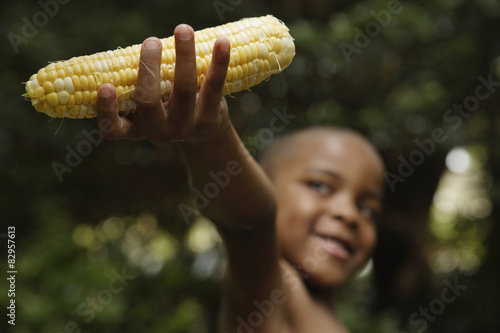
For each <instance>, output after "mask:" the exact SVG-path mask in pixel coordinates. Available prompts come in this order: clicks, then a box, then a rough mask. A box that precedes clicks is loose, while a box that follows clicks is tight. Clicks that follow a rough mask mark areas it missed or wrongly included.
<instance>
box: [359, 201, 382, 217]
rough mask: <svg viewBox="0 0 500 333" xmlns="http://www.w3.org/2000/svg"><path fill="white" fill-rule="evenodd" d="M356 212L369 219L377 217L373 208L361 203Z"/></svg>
mask: <svg viewBox="0 0 500 333" xmlns="http://www.w3.org/2000/svg"><path fill="white" fill-rule="evenodd" d="M358 210H359V212H360V213H361V215H363V216H364V217H367V218H370V219H375V217H376V215H377V212H376V211H375V210H374V209H373V208H371V207H369V206H368V205H366V204H363V203H360V204H358Z"/></svg>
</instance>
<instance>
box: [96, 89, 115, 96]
mask: <svg viewBox="0 0 500 333" xmlns="http://www.w3.org/2000/svg"><path fill="white" fill-rule="evenodd" d="M112 94H113V92H112V91H111V89H108V88H104V89H101V90H99V96H101V97H104V98H108V97H110V96H111V95H112Z"/></svg>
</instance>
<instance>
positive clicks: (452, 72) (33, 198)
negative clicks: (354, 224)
mask: <svg viewBox="0 0 500 333" xmlns="http://www.w3.org/2000/svg"><path fill="white" fill-rule="evenodd" d="M215 3H216V2H213V1H194V0H184V1H143V2H133V1H127V0H125V1H124V0H122V1H111V0H110V1H95V0H89V1H78V0H72V1H67V3H65V4H60V5H59V8H58V9H57V12H55V13H54V15H52V16H53V17H48V19H47V22H43V23H46V24H43V26H41V27H40V28H38V31H36V33H34V34H33V36H29V38H26V40H24V42H23V43H21V44H20V45H18V52H16V50H15V48H14V47H13V46H12V44H11V42H10V41H9V39H8V35H9V33H14V34H17V35H20V36H23V33H22V29H23V24H24V21H23V17H25V18H26V19H27V20H28V21H32V20H33V16H34V15H37V13H38V12H40V11H42V7H41V6H40V5H39V4H37V2H35V1H25V0H21V1H10V2H8V4H6V2H3V3H2V5H0V9H1V11H0V12H1V19H0V26H1V31H2V36H1V39H0V45H1V55H0V56H1V57H2V61H1V62H0V87H1V89H0V96H1V100H2V106H1V108H0V113H1V117H0V226H1V228H0V233H6V232H7V226H10V225H13V226H15V227H16V246H17V247H16V260H17V265H16V267H17V270H18V274H17V281H16V306H17V307H16V310H17V316H16V326H15V327H12V326H10V325H7V319H6V316H5V307H6V304H7V302H8V297H7V292H6V291H7V289H8V288H7V285H6V283H5V282H6V280H5V278H4V277H3V275H4V274H5V275H7V274H6V273H2V272H3V271H6V270H7V268H6V264H5V263H6V253H7V250H6V240H5V239H0V240H1V241H2V242H1V243H0V247H1V251H0V258H1V262H2V265H1V267H2V268H1V270H2V272H0V281H2V282H0V304H1V309H2V310H1V311H0V313H1V314H2V319H1V324H0V327H1V328H0V331H2V332H4V331H8V332H19V333H21V332H45V333H49V332H54V333H55V332H64V331H65V326H66V331H67V332H73V331H74V332H78V329H81V330H82V331H83V332H214V321H215V316H216V312H217V306H218V302H219V280H218V277H217V275H216V274H215V275H212V276H209V277H203V276H200V275H199V274H198V275H197V274H193V272H192V267H193V263H194V261H195V260H196V259H198V260H199V261H200V260H201V261H200V262H205V263H206V262H208V261H209V260H211V259H214V258H218V257H219V254H218V253H219V252H220V251H219V252H218V250H217V249H212V250H211V251H209V252H205V253H204V254H203V255H201V254H195V253H193V252H192V251H191V250H190V249H189V248H188V247H187V246H186V245H185V244H186V243H185V241H184V239H185V237H186V235H187V233H188V232H190V228H192V227H193V226H194V225H195V224H193V223H189V224H188V223H185V221H183V218H182V216H181V214H180V213H179V209H178V205H179V203H181V202H185V203H189V197H188V194H189V191H188V187H187V182H186V178H187V176H186V172H185V170H184V168H183V166H182V163H181V160H180V158H179V154H178V151H177V149H176V148H175V147H174V146H154V145H151V144H149V143H147V142H109V141H106V142H103V143H100V144H98V145H97V146H93V149H92V152H91V153H90V154H89V155H88V156H85V157H84V158H83V159H82V161H81V163H80V164H79V165H78V166H77V167H75V168H74V170H73V171H72V172H71V173H65V174H64V175H63V180H62V182H60V181H59V180H58V178H57V177H56V175H55V173H54V171H53V168H52V163H53V162H59V163H62V164H64V163H65V162H64V160H65V158H66V154H67V149H66V147H67V146H69V147H71V148H73V149H76V147H77V146H78V145H79V144H80V143H81V142H82V140H85V136H84V134H83V133H84V132H83V131H84V130H86V131H92V130H93V129H95V127H96V121H95V120H77V121H74V120H65V121H64V122H62V121H61V120H60V119H53V120H50V118H49V117H47V116H45V115H43V114H38V113H37V112H36V111H35V110H34V108H33V107H32V106H31V105H30V103H29V102H28V101H25V100H23V98H22V97H21V94H22V93H23V92H24V91H23V89H24V86H23V85H22V82H25V81H26V80H27V79H28V78H29V77H30V75H31V74H33V73H35V72H36V71H37V70H38V69H39V68H41V67H43V66H45V65H46V64H47V63H48V62H49V61H55V60H64V59H68V58H70V57H72V56H79V55H84V54H91V53H94V52H97V51H103V50H108V49H115V48H116V47H118V46H122V47H124V46H128V45H131V44H135V43H140V42H141V41H142V40H143V39H145V38H146V37H148V36H151V35H155V36H159V37H167V36H170V35H171V34H172V32H173V29H174V28H175V26H176V25H177V24H179V23H188V24H190V25H192V26H193V27H194V28H195V29H202V28H205V27H210V26H216V25H219V24H222V23H227V22H231V21H234V20H238V19H240V18H243V17H247V16H259V15H265V14H273V15H275V16H277V17H278V18H280V19H281V20H283V21H284V22H285V23H286V24H287V25H288V26H289V28H290V30H291V33H292V35H293V36H294V37H295V42H296V48H297V54H296V57H295V59H294V61H293V63H292V65H291V66H290V67H289V68H288V69H287V70H286V71H285V72H284V73H282V74H280V75H278V76H275V77H273V78H271V79H270V80H269V81H268V82H265V83H263V84H261V85H259V86H258V87H255V88H253V89H252V92H253V93H252V94H250V93H249V92H241V93H238V94H235V95H234V98H230V97H229V98H228V102H229V105H230V111H231V116H232V119H233V122H234V125H235V127H236V128H237V130H238V131H239V133H240V135H241V136H242V138H243V140H244V141H245V142H246V143H247V144H248V145H249V148H254V149H255V148H256V147H257V146H258V144H259V142H255V140H254V141H252V138H255V137H257V138H258V134H259V133H260V132H259V131H261V130H262V129H265V128H267V127H268V126H269V122H270V119H271V118H272V117H273V116H274V115H273V112H272V110H273V109H277V110H283V109H284V108H286V110H287V111H288V112H289V113H291V114H294V115H297V117H296V118H295V119H294V120H293V121H291V123H290V124H289V125H287V127H286V130H285V131H286V132H288V131H293V130H296V129H300V128H304V127H306V126H309V125H314V124H332V125H341V126H348V127H352V128H355V129H357V130H360V131H361V132H363V133H364V134H366V135H367V136H368V137H369V138H370V139H371V140H373V142H374V143H375V144H376V145H377V147H378V148H379V149H380V151H381V153H382V155H383V156H384V158H385V160H386V164H387V166H388V169H389V170H390V171H391V172H395V173H397V172H398V166H399V163H400V161H401V160H400V159H398V158H400V157H402V158H405V159H408V158H409V156H411V154H412V153H413V152H414V151H415V150H416V149H418V146H417V144H416V143H415V140H419V141H420V142H422V141H425V140H426V139H428V138H430V137H431V136H432V132H433V130H435V129H436V128H442V129H443V130H444V131H445V133H446V137H447V139H446V140H445V141H444V142H443V143H439V144H436V147H435V151H434V152H433V153H432V154H430V156H428V157H426V159H425V162H423V164H422V165H420V166H418V167H417V168H415V171H414V172H413V173H412V174H411V175H410V176H409V177H407V178H406V180H405V181H404V182H399V183H397V184H396V186H395V191H394V192H391V191H390V190H389V191H388V196H387V214H386V217H385V218H384V221H383V222H382V223H381V225H380V237H379V239H380V242H379V248H378V250H377V253H376V254H375V255H374V261H375V270H374V272H373V273H372V275H371V278H369V279H366V278H365V279H361V280H356V281H354V282H353V283H352V284H351V285H349V286H348V287H346V289H345V290H343V292H342V295H340V298H339V302H338V305H337V307H338V313H339V315H340V316H341V317H342V318H343V320H344V321H345V322H346V324H347V325H348V326H349V327H350V328H351V330H352V331H353V332H384V333H385V332H400V331H405V332H406V331H408V332H422V331H424V325H423V323H422V322H421V321H420V322H418V323H415V322H413V325H412V322H410V320H409V318H411V316H412V314H413V313H415V312H419V311H420V308H421V307H429V305H430V304H434V306H436V304H438V303H437V301H436V302H434V303H432V302H433V301H434V300H436V299H440V297H441V292H442V290H443V289H444V288H445V287H446V284H445V281H448V282H452V283H453V281H455V280H456V281H458V283H459V284H461V285H465V286H466V287H467V289H466V290H464V291H463V292H462V293H461V294H460V295H459V296H458V297H457V298H456V299H455V300H454V301H453V302H451V303H450V304H446V308H445V309H444V310H443V311H442V313H440V314H439V315H438V316H435V317H432V319H430V320H427V327H426V328H425V329H426V331H427V332H454V333H457V332H498V330H499V329H500V324H499V319H498V314H499V313H500V307H499V301H498V300H499V299H500V284H499V282H500V277H499V267H500V265H499V264H498V263H499V261H500V258H499V255H500V248H499V243H500V242H499V241H498V239H499V237H500V235H499V234H500V228H499V227H498V221H499V218H500V200H499V198H500V191H499V190H500V183H499V180H500V171H499V170H500V153H499V149H498V145H499V144H500V140H499V134H498V132H499V130H500V116H499V115H498V113H497V112H498V107H499V105H500V98H499V94H498V91H497V90H498V87H496V89H494V91H493V93H492V94H491V96H489V98H487V99H485V100H484V101H482V102H481V104H480V106H479V108H478V109H477V110H476V111H475V112H473V113H471V115H470V116H469V117H468V118H461V123H460V124H459V125H458V123H455V124H457V126H456V128H452V127H451V125H452V124H453V123H451V122H449V121H448V122H447V121H446V120H445V119H443V116H444V114H445V113H446V112H447V110H448V109H449V108H451V107H453V104H454V103H459V104H460V103H463V102H464V99H466V98H467V97H468V96H471V95H474V93H475V89H476V87H477V86H478V84H479V83H480V81H479V79H478V78H479V77H480V76H481V77H483V78H488V76H490V75H493V80H495V81H496V80H498V73H499V67H500V58H499V56H500V40H499V32H500V2H498V1H497V0H434V1H402V2H401V6H402V7H401V8H402V10H401V12H400V13H398V14H395V15H391V18H390V21H388V23H387V26H386V27H383V28H381V29H380V33H378V32H377V31H376V30H372V33H373V37H371V38H370V41H369V44H368V43H367V45H363V47H360V48H359V53H353V54H352V55H351V57H350V59H349V60H350V61H347V59H346V57H344V55H343V53H342V51H341V47H340V46H341V45H344V46H345V45H346V44H341V43H343V42H344V43H349V44H350V45H352V46H355V45H356V44H355V38H356V34H357V31H359V30H356V29H361V30H363V29H365V27H367V26H373V24H374V22H376V21H374V20H375V19H374V16H373V15H372V14H371V11H375V12H376V13H379V12H380V11H381V10H387V6H388V3H389V2H388V1H385V0H382V1H379V0H366V1H345V0H343V1H326V0H308V1H305V0H292V1H290V0H288V1H281V0H277V1H272V2H270V1H260V0H258V1H248V0H241V1H231V2H230V1H219V3H226V4H228V6H229V7H230V9H231V10H227V11H225V12H223V13H220V12H219V13H218V12H217V10H216V6H215V5H214V4H215ZM231 3H232V4H231ZM229 7H228V8H229ZM40 17H41V16H40ZM370 22H371V23H370ZM374 31H375V32H374ZM11 36H12V35H11ZM25 37H28V36H25ZM358 46H360V45H359V41H358ZM243 102H245V103H243ZM241 106H243V110H242V108H241ZM276 134H277V133H276ZM261 141H262V140H261ZM456 146H461V147H465V148H466V149H467V150H468V151H469V153H470V154H471V156H472V157H473V160H474V163H475V164H474V169H473V170H472V171H469V173H467V174H465V175H451V174H450V173H449V171H447V170H446V165H445V157H446V154H447V153H448V151H450V150H451V149H452V148H454V147H456ZM256 150H259V148H257V149H256ZM443 175H447V177H448V178H447V179H451V180H452V181H451V184H461V185H460V186H461V187H460V186H458V187H453V186H452V185H451V187H450V183H448V184H447V185H446V184H445V185H443V182H441V183H439V181H440V179H442V178H441V177H442V176H443ZM449 177H455V178H449ZM439 184H441V185H439ZM438 185H439V186H440V187H439V189H443V186H444V187H446V186H448V187H446V188H444V189H445V190H446V191H445V192H446V193H447V195H448V197H449V198H453V197H454V195H458V196H462V197H464V198H465V199H463V201H461V202H460V204H458V205H457V204H456V202H455V203H453V202H454V201H453V200H452V199H446V198H447V197H445V198H444V199H443V198H441V201H440V202H441V204H443V203H444V204H448V203H449V204H450V205H451V207H452V210H451V211H449V210H448V212H447V214H444V215H443V214H439V213H436V211H435V206H432V204H433V202H434V203H436V200H437V199H436V200H434V201H433V197H434V193H435V192H436V190H437V189H438ZM450 193H451V194H450ZM479 197H481V198H482V201H480V202H481V203H482V206H481V205H480V206H477V205H476V206H474V202H476V201H474V200H475V199H477V198H479ZM477 202H479V201H477ZM453 205H454V206H453ZM485 205H486V206H485ZM469 206H470V207H476V208H477V207H479V208H478V209H477V210H476V213H474V211H473V212H472V213H470V212H469V213H467V209H462V208H464V207H465V208H466V207H469ZM485 207H486V208H485ZM471 209H472V208H471ZM429 211H431V212H433V213H432V214H429ZM464 211H465V213H464ZM112 217H114V219H111V220H110V218H112ZM104 221H108V223H107V224H106V223H104ZM105 226H107V228H110V229H106V227H105ZM120 228H122V229H120ZM104 229H105V230H104ZM103 230H104V231H103ZM106 230H107V231H106ZM120 230H123V231H125V232H124V233H121V231H120ZM191 231H192V230H191ZM103 232H104V236H103ZM106 232H107V233H106ZM82 235H83V236H82ZM85 235H86V236H87V237H90V238H85V237H84V236H85ZM106 235H107V236H106ZM0 236H1V235H0ZM82 237H83V238H82ZM92 237H93V239H94V241H93V242H90V241H89V243H88V244H87V246H81V245H77V244H76V243H75V239H77V240H78V239H80V240H81V239H87V240H88V239H92ZM80 243H81V242H80ZM168 249H175V255H173V256H170V257H169V256H167V255H165V253H167V252H165V251H167V250H168ZM134 251H135V252H134ZM151 251H152V252H151ZM150 252H151V253H153V255H152V256H151V253H150ZM148 253H149V257H148ZM145 256H146V259H147V258H150V259H151V258H153V259H152V261H151V260H150V261H149V262H150V264H151V263H152V264H151V265H152V266H151V265H150V266H147V265H146V264H145V263H147V262H148V261H147V260H146V259H142V263H143V265H146V266H147V267H149V268H151V267H152V268H154V267H155V266H154V263H157V264H161V265H163V266H162V269H161V270H160V271H159V272H158V273H156V274H147V272H146V271H147V269H146V271H145V270H144V269H141V266H140V265H139V266H137V265H135V264H134V262H136V263H137V262H140V261H134V260H139V259H141V258H144V257H145ZM137 258H139V259H137ZM200 258H201V259H200ZM471 258H472V259H471ZM145 260H146V261H145ZM146 266H142V267H146ZM124 268H125V269H126V270H127V272H129V274H134V276H135V277H134V278H133V279H131V280H130V281H128V282H127V285H126V286H124V288H123V290H121V291H120V292H117V293H115V294H112V299H110V300H109V302H108V304H106V305H105V306H103V307H102V311H96V312H95V318H90V315H89V314H88V313H87V314H86V315H82V312H81V311H80V313H78V310H77V309H78V307H79V306H80V304H82V302H86V300H87V298H88V297H95V296H96V295H98V293H99V292H101V291H102V290H106V289H108V288H109V283H110V281H111V280H112V278H113V276H114V275H113V274H114V273H113V272H122V269H124ZM102 295H104V294H103V293H101V296H102ZM85 309H88V308H85ZM438 310H439V308H438ZM419 318H422V317H419ZM86 321H88V322H86ZM71 322H74V324H72V323H71Z"/></svg>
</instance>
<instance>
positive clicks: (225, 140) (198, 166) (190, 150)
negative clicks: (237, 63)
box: [97, 25, 279, 326]
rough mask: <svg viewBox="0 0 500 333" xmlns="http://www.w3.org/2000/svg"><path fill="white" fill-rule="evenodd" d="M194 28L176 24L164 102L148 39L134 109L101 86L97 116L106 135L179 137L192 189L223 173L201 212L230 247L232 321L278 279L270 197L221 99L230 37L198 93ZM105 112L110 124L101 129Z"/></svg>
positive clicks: (155, 52)
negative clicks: (120, 106)
mask: <svg viewBox="0 0 500 333" xmlns="http://www.w3.org/2000/svg"><path fill="white" fill-rule="evenodd" d="M193 34H194V33H193V30H192V29H191V28H190V27H188V26H185V25H184V26H179V27H178V28H177V29H176V30H175V33H174V35H175V45H176V55H177V56H176V67H175V79H174V81H175V83H174V85H173V90H172V93H171V95H170V98H169V100H168V102H165V103H163V102H162V101H161V97H160V84H159V64H160V58H161V56H160V48H159V47H160V46H159V45H160V44H159V41H158V40H157V39H148V40H146V41H145V43H144V44H143V48H142V52H141V65H140V69H139V77H138V84H137V87H136V97H135V98H136V103H137V112H136V114H134V115H130V116H129V117H122V116H119V114H118V112H117V109H116V105H117V102H116V91H115V90H114V88H113V86H111V85H105V86H103V87H101V89H100V90H99V94H98V100H97V108H98V122H99V124H100V126H101V130H102V131H103V134H104V135H105V137H106V138H108V139H122V138H129V139H141V138H145V139H148V140H150V141H152V142H155V143H167V142H172V141H179V146H180V148H181V150H182V152H183V155H184V157H185V160H186V163H187V167H188V169H189V172H190V177H191V186H192V187H193V188H194V189H197V190H199V191H201V192H205V187H206V186H207V184H210V183H212V184H217V182H215V181H214V175H216V176H217V175H219V177H221V178H219V184H218V185H217V188H215V187H213V186H212V187H211V188H208V187H207V189H208V190H207V191H208V192H207V193H210V195H209V197H210V198H209V200H210V201H209V204H208V206H207V207H206V208H204V209H202V212H203V213H204V215H205V216H207V217H208V218H210V219H211V220H212V221H213V222H214V223H215V224H216V226H217V227H218V229H219V231H220V232H221V235H222V237H223V238H224V241H225V244H226V247H227V250H228V257H229V266H228V274H227V279H226V282H227V284H226V288H229V289H230V291H231V292H230V295H231V296H230V297H231V299H230V300H229V302H230V303H231V308H230V309H228V312H226V313H227V314H228V316H229V317H228V318H226V320H225V321H226V323H227V325H229V326H231V325H233V324H234V323H235V319H236V316H237V315H241V316H246V315H248V313H247V311H250V310H251V307H252V306H253V305H252V301H253V300H263V299H266V298H268V297H269V295H270V292H271V291H272V290H273V289H276V288H277V287H278V285H279V279H278V277H279V268H278V250H277V245H276V236H275V225H274V219H275V212H276V200H275V194H274V191H273V187H272V185H271V182H270V180H269V179H268V178H267V177H266V176H265V174H264V172H263V171H262V169H261V168H260V167H259V166H258V165H257V163H256V162H255V161H254V160H253V158H252V157H251V156H250V154H249V153H248V151H247V150H246V149H245V148H244V147H243V144H242V142H241V141H240V139H239V137H238V135H237V134H236V132H235V130H234V128H233V126H232V124H231V122H230V119H229V116H228V112H227V105H226V102H225V100H224V99H223V98H222V90H223V86H224V82H225V77H226V72H227V66H228V62H229V52H228V49H229V41H228V40H227V39H220V40H218V41H217V42H216V44H215V46H214V50H213V57H212V62H211V65H210V68H209V71H208V73H207V77H206V79H205V81H204V83H203V85H202V87H201V90H200V92H199V94H198V95H197V94H196V80H197V70H196V61H195V47H194V37H193V36H194V35H193ZM151 43H152V44H151ZM150 46H153V47H151V48H150ZM105 119H109V121H110V122H111V124H112V127H113V129H114V130H113V131H105V130H104V128H102V124H106V122H105ZM107 127H108V128H109V126H107ZM227 175H229V177H226V176H227ZM221 184H222V185H221ZM209 187H210V186H209ZM217 192H218V193H217Z"/></svg>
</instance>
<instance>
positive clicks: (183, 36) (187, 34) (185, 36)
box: [177, 29, 191, 40]
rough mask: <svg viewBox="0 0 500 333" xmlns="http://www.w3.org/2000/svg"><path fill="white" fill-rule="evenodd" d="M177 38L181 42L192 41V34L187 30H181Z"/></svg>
mask: <svg viewBox="0 0 500 333" xmlns="http://www.w3.org/2000/svg"><path fill="white" fill-rule="evenodd" d="M177 38H179V39H180V40H190V39H191V32H190V31H189V30H187V29H179V32H178V33H177Z"/></svg>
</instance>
